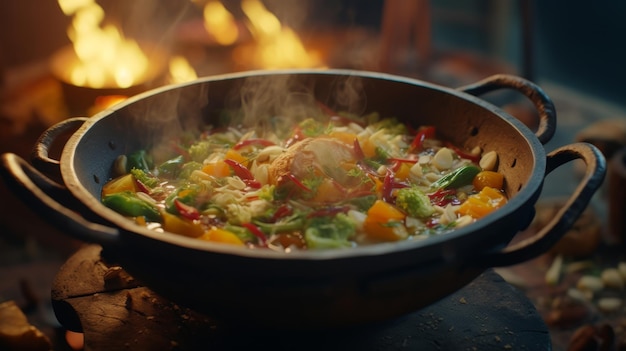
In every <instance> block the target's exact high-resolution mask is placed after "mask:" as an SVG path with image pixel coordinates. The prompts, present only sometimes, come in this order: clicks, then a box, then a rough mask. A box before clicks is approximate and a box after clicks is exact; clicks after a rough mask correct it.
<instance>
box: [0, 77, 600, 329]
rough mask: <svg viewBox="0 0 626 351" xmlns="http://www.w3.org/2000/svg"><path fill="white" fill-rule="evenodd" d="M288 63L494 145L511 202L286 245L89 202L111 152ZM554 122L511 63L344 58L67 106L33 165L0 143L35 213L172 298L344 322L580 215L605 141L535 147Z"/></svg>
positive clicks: (365, 106) (549, 239) (224, 312)
mask: <svg viewBox="0 0 626 351" xmlns="http://www.w3.org/2000/svg"><path fill="white" fill-rule="evenodd" d="M285 77H290V79H292V80H290V82H292V83H293V82H297V84H296V85H293V84H292V85H290V86H291V87H296V88H294V89H298V90H299V92H300V93H302V92H303V91H304V90H302V89H303V88H304V89H305V91H306V92H309V93H311V94H313V95H314V97H315V99H316V100H318V101H321V102H323V103H325V104H326V105H328V106H330V107H333V108H336V109H344V110H345V109H349V110H352V111H353V112H355V113H366V112H371V111H378V112H380V113H381V115H383V116H396V117H398V118H399V119H401V120H403V121H405V122H407V123H409V124H412V125H414V126H417V125H435V126H436V127H437V130H438V132H439V133H440V135H439V136H440V137H441V138H445V139H449V140H450V141H452V142H453V143H455V144H457V145H460V146H463V147H465V148H466V149H468V150H469V149H471V148H473V147H475V146H480V147H481V148H482V149H483V150H487V151H488V150H496V151H497V152H498V154H499V157H500V159H499V168H498V171H499V172H501V173H503V174H504V175H505V178H506V192H507V194H508V196H509V197H510V201H509V203H508V204H507V205H506V206H504V207H503V208H501V209H499V210H498V211H496V212H495V213H493V214H490V215H489V216H487V217H485V218H483V219H482V220H480V221H478V222H476V223H474V224H471V225H469V226H467V227H464V228H460V229H458V230H456V231H454V232H452V233H449V234H445V235H440V236H433V237H431V238H429V239H426V240H423V241H406V242H398V243H389V244H379V245H372V246H365V247H359V248H354V249H348V250H328V251H302V252H292V253H289V254H285V253H279V252H273V251H269V250H267V251H266V250H247V249H243V248H236V247H231V246H227V245H220V244H215V243H210V242H203V241H199V240H195V239H191V238H187V237H182V236H178V235H172V234H170V233H158V232H153V231H150V230H148V229H145V228H142V227H139V226H137V225H135V224H134V223H133V222H131V221H129V220H128V219H126V218H124V217H123V216H121V215H119V214H117V213H115V212H113V211H112V210H110V209H108V208H106V207H104V206H103V205H102V204H101V203H100V191H101V188H102V185H103V184H104V183H105V182H106V181H107V180H108V179H109V178H110V176H111V168H112V165H113V162H114V160H115V159H116V157H117V156H118V155H120V154H123V153H127V152H130V151H134V150H136V149H139V148H147V147H151V146H153V145H155V144H158V143H159V142H162V141H163V140H165V139H164V138H166V137H167V132H168V131H172V130H180V129H184V128H195V127H197V125H198V124H199V123H206V122H211V123H218V121H219V119H220V116H219V114H217V113H216V112H217V111H218V110H219V109H220V108H222V107H224V106H230V104H231V103H232V102H237V101H239V92H240V91H242V90H244V89H245V87H246V86H247V85H246V86H244V83H246V84H248V83H249V82H250V79H252V78H254V79H253V81H255V82H256V83H257V84H258V83H259V82H260V84H261V85H260V86H259V87H257V89H263V88H261V87H263V84H264V83H263V82H266V81H267V80H276V79H278V80H281V79H280V78H285ZM504 89H513V90H515V91H517V92H520V93H522V94H523V95H525V96H526V97H528V99H529V100H530V101H532V102H533V104H534V105H535V106H536V108H537V111H538V114H539V116H540V123H539V128H538V130H537V131H536V132H532V131H531V130H529V129H528V128H527V127H526V126H525V125H524V124H523V123H521V122H519V121H518V120H517V119H515V118H513V117H512V116H510V115H508V114H507V113H505V112H504V111H502V110H501V109H499V108H498V107H496V106H494V105H493V104H491V103H488V102H486V101H485V100H483V99H480V98H477V97H476V95H482V94H484V93H487V92H490V91H494V90H504ZM246 91H253V92H254V91H255V90H254V89H252V90H246ZM256 91H257V92H258V91H259V90H256ZM346 92H351V94H346ZM354 93H356V94H354ZM295 95H298V94H295ZM295 95H294V96H295ZM299 96H302V95H301V94H300V95H299ZM355 96H356V98H355ZM233 97H235V99H233ZM290 97H292V95H291V94H285V96H284V97H281V98H280V99H278V100H281V101H286V100H289V98H290ZM146 117H149V119H147V118H146ZM555 128H556V112H555V110H554V106H553V104H552V102H551V101H550V99H549V97H548V96H546V95H545V93H544V92H543V91H542V90H541V89H540V88H539V87H537V86H536V85H535V84H533V83H531V82H528V81H526V80H524V79H522V78H518V77H514V76H507V75H497V76H493V77H489V78H487V79H485V80H483V81H480V82H478V83H476V84H473V85H470V86H466V87H463V88H460V89H456V90H455V89H449V88H445V87H441V86H437V85H433V84H430V83H426V82H423V81H419V80H414V79H409V78H404V77H397V76H390V75H385V74H379V73H370V72H358V71H349V70H321V71H317V70H313V71H311V70H297V71H294V70H292V71H260V72H244V73H238V74H230V75H223V76H215V77H207V78H203V79H199V80H197V81H194V82H191V83H185V84H180V85H174V86H167V87H163V88H160V89H156V90H153V91H150V92H146V93H143V94H140V95H138V96H136V97H133V98H131V99H129V100H127V101H126V102H124V103H122V104H119V105H116V106H114V107H112V108H110V109H108V110H106V111H103V112H101V113H98V114H97V115H95V116H93V117H91V118H73V119H68V120H65V121H63V122H61V123H59V124H58V125H56V126H53V127H52V128H50V129H49V130H48V131H46V132H45V133H44V134H43V135H42V136H41V138H40V140H39V141H38V143H37V145H36V147H35V152H34V153H33V156H34V157H33V160H32V161H33V164H34V166H35V167H33V166H31V165H30V164H28V163H27V162H25V161H24V160H22V159H20V158H19V157H17V156H16V155H13V154H5V155H3V165H4V167H3V175H4V178H5V179H6V181H7V182H8V183H9V184H10V186H11V187H12V188H13V189H15V190H16V192H18V193H19V195H20V196H21V197H22V198H23V199H24V201H26V202H28V203H30V204H31V205H33V206H37V209H38V211H40V213H41V215H42V216H43V217H45V218H47V219H49V220H50V221H51V222H52V223H55V224H56V225H58V226H59V228H60V229H62V230H64V231H65V232H67V233H68V234H71V235H73V236H75V237H78V238H79V239H82V240H86V241H89V242H95V243H99V244H101V245H102V246H103V253H104V254H105V255H106V257H108V258H109V259H111V260H116V261H118V262H119V263H120V264H121V265H122V266H123V267H124V268H125V269H126V270H127V271H128V272H130V273H131V274H132V275H134V276H135V277H136V278H138V279H139V280H140V281H141V282H143V283H145V284H146V285H147V286H149V287H150V288H152V289H153V290H155V291H156V292H158V293H160V294H162V295H164V296H166V297H168V298H171V299H173V300H174V301H176V302H178V303H181V304H183V305H186V306H189V307H192V308H195V309H197V310H199V311H202V312H206V313H207V314H209V315H211V316H214V317H216V318H221V319H225V320H229V321H236V322H240V323H252V324H254V325H260V326H261V325H262V326H272V327H298V328H300V327H334V326H346V325H353V324H358V323H367V322H373V321H380V320H384V319H389V318H392V317H396V316H399V315H402V314H405V313H407V312H411V311H415V310H417V309H419V308H421V307H424V306H426V305H428V304H431V303H433V302H435V301H437V300H439V299H440V298H442V297H444V296H446V295H448V294H450V293H451V292H454V291H456V290H458V289H460V288H461V287H463V286H465V285H466V284H467V283H468V282H470V281H472V280H473V279H474V278H475V277H476V276H478V275H479V274H480V273H481V272H483V271H484V270H485V269H487V268H489V267H494V266H505V265H512V264H516V263H520V262H524V261H526V260H529V259H531V258H534V257H536V256H538V255H540V254H542V253H544V252H546V251H547V250H548V249H549V248H550V247H551V246H552V245H553V244H554V243H555V242H556V241H557V240H558V239H559V238H560V237H561V236H562V235H563V234H564V233H565V232H566V231H567V230H568V228H569V227H570V226H571V225H572V224H573V222H574V221H575V220H576V219H577V218H578V216H579V215H580V214H581V212H582V211H583V209H584V208H585V207H586V206H587V204H588V203H589V201H590V199H591V197H592V196H593V194H594V193H595V191H596V190H597V189H598V188H599V186H600V185H601V183H602V181H603V179H604V174H605V160H604V158H603V156H602V154H601V153H600V152H599V151H598V150H597V149H596V148H594V147H593V146H592V145H589V144H584V143H576V144H571V145H567V146H564V147H561V148H559V149H557V150H555V151H553V152H551V153H549V154H547V155H546V152H545V150H544V147H543V145H542V143H545V142H547V141H548V140H549V139H550V138H551V137H552V135H553V133H554V131H555ZM68 132H69V133H72V135H71V137H70V138H69V140H68V141H67V142H66V143H65V145H64V148H63V152H62V155H61V157H60V160H54V159H50V158H49V157H48V148H49V147H50V145H52V144H53V143H54V142H58V139H60V135H62V134H64V133H68ZM575 159H582V160H583V161H584V162H585V163H586V173H585V175H584V177H583V178H582V179H581V181H580V184H579V185H578V187H577V189H576V190H575V192H574V193H573V194H572V195H571V197H570V198H569V200H568V201H567V202H566V203H565V205H564V206H563V208H562V209H561V211H560V212H559V213H558V215H557V216H556V217H555V218H554V219H553V220H552V222H550V223H549V224H548V225H547V227H546V228H543V230H541V231H539V232H538V233H536V234H535V235H534V236H533V237H532V238H530V239H528V240H525V241H521V242H519V243H517V244H514V245H509V243H510V242H511V240H512V238H513V237H514V236H515V234H516V233H518V232H519V231H521V230H523V229H525V228H526V227H527V225H528V224H529V223H530V221H531V220H532V218H533V216H534V205H535V202H536V201H537V199H538V197H539V195H540V192H541V189H542V186H543V182H544V178H545V177H546V175H547V174H549V173H550V172H551V171H552V170H554V169H555V168H557V167H559V166H561V165H563V164H565V163H567V162H570V161H572V160H575ZM54 179H56V180H58V181H56V182H55V181H54Z"/></svg>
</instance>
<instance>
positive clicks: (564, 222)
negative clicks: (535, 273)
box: [480, 143, 606, 267]
mask: <svg viewBox="0 0 626 351" xmlns="http://www.w3.org/2000/svg"><path fill="white" fill-rule="evenodd" d="M576 159H582V160H583V161H584V162H585V164H586V170H585V175H584V177H583V178H582V180H581V182H580V183H579V184H578V186H577V187H576V189H575V191H574V193H573V194H572V195H571V196H570V197H569V198H568V199H567V201H566V202H565V204H564V205H563V207H562V208H561V209H560V210H559V211H558V212H557V214H556V215H555V216H554V218H552V220H550V222H548V224H547V225H546V226H545V227H544V228H542V229H541V230H540V231H538V232H537V233H536V234H535V235H533V236H532V237H530V238H527V239H525V240H522V241H520V242H517V243H515V244H512V245H509V246H507V247H505V248H504V249H503V250H502V251H499V252H492V253H487V254H486V255H483V256H482V257H481V259H480V262H482V263H484V264H486V265H487V266H488V267H504V266H511V265H514V264H518V263H522V262H525V261H528V260H530V259H532V258H535V257H537V256H539V255H541V254H543V253H545V252H547V251H548V250H549V249H550V248H551V247H552V246H554V244H556V243H557V241H559V239H561V237H562V236H563V235H564V234H565V233H566V232H567V231H568V230H569V229H570V228H571V227H572V225H573V224H574V222H576V220H577V219H578V218H579V217H580V215H581V214H582V213H583V211H584V210H585V208H586V207H587V205H588V204H589V202H590V201H591V198H592V197H593V195H594V193H595V192H596V190H598V188H600V186H601V185H602V182H603V181H604V177H605V174H606V160H605V158H604V156H603V155H602V153H601V152H600V151H599V150H598V149H597V148H596V147H595V146H593V145H591V144H588V143H574V144H570V145H566V146H563V147H560V148H558V149H556V150H554V151H552V152H551V153H549V154H548V156H547V167H546V175H547V174H549V173H550V172H552V171H553V170H555V169H556V168H558V167H559V166H561V165H563V164H565V163H567V162H570V161H573V160H576Z"/></svg>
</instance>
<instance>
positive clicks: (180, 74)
mask: <svg viewBox="0 0 626 351" xmlns="http://www.w3.org/2000/svg"><path fill="white" fill-rule="evenodd" d="M169 68H170V72H169V73H170V82H171V83H184V82H188V81H191V80H194V79H196V78H198V75H197V74H196V71H195V70H194V68H193V67H192V66H191V65H190V64H189V61H187V60H186V59H185V58H184V57H182V56H174V57H173V58H172V59H171V60H170V67H169Z"/></svg>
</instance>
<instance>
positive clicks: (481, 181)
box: [472, 171, 504, 191]
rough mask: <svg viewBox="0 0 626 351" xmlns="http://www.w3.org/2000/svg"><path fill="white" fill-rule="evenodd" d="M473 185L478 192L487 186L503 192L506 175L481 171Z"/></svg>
mask: <svg viewBox="0 0 626 351" xmlns="http://www.w3.org/2000/svg"><path fill="white" fill-rule="evenodd" d="M472 185H473V186H474V189H476V190H478V191H480V190H483V188H484V187H487V186H488V187H490V188H494V189H500V190H502V187H503V186H504V175H503V174H502V173H498V172H494V171H481V172H479V173H478V174H477V175H476V176H475V177H474V180H473V181H472Z"/></svg>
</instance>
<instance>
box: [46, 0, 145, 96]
mask: <svg viewBox="0 0 626 351" xmlns="http://www.w3.org/2000/svg"><path fill="white" fill-rule="evenodd" d="M58 3H59V6H60V7H61V10H62V11H63V13H64V14H65V15H67V16H72V24H71V26H70V27H69V28H68V32H67V35H68V37H69V38H70V40H71V41H72V44H73V53H74V56H75V57H74V59H73V60H69V61H68V60H65V62H64V63H65V64H68V65H69V66H68V67H66V68H65V71H66V72H65V74H64V76H65V78H66V79H67V80H68V81H69V83H72V84H74V85H76V86H84V87H90V88H109V87H120V88H127V87H131V86H133V85H135V84H137V83H138V82H142V81H143V80H145V76H146V74H147V73H148V65H149V61H148V58H147V57H146V55H145V54H144V52H143V51H142V49H141V48H140V47H139V45H138V44H137V42H135V41H134V40H130V39H127V38H125V37H124V34H123V33H122V32H121V31H120V30H119V29H118V28H116V27H115V26H113V25H110V24H109V25H103V20H104V17H105V13H104V10H103V9H102V7H100V6H99V5H98V4H96V2H95V1H94V0H58Z"/></svg>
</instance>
